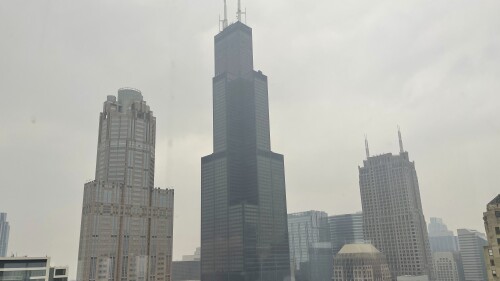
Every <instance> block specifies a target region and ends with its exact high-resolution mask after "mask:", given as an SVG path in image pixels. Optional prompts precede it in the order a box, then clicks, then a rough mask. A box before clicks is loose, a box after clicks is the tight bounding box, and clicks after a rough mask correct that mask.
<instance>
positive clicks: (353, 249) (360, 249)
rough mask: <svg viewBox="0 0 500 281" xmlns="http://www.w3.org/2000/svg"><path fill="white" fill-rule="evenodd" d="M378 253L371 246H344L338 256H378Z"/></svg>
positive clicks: (357, 244)
mask: <svg viewBox="0 0 500 281" xmlns="http://www.w3.org/2000/svg"><path fill="white" fill-rule="evenodd" d="M378 253H380V251H379V250H377V248H375V247H374V246H373V245H372V244H361V243H356V244H345V245H344V247H342V249H340V251H339V252H338V254H378Z"/></svg>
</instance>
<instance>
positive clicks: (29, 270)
mask: <svg viewBox="0 0 500 281" xmlns="http://www.w3.org/2000/svg"><path fill="white" fill-rule="evenodd" d="M14 280H22V281H24V280H26V281H27V280H39V281H67V280H68V267H67V266H56V267H51V266H50V258H48V257H44V258H32V257H20V258H18V257H11V258H0V281H14Z"/></svg>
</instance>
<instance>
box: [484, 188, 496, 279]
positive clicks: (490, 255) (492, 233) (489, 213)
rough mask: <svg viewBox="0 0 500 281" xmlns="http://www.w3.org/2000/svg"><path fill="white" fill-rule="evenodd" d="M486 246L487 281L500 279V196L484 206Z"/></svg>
mask: <svg viewBox="0 0 500 281" xmlns="http://www.w3.org/2000/svg"><path fill="white" fill-rule="evenodd" d="M483 219H484V228H485V230H486V237H487V238H488V246H487V247H485V248H484V259H485V260H486V274H487V276H488V281H498V280H499V279H500V276H499V275H500V272H499V271H498V270H499V269H500V194H499V195H497V196H496V197H495V198H493V200H491V201H490V203H488V205H486V212H484V213H483Z"/></svg>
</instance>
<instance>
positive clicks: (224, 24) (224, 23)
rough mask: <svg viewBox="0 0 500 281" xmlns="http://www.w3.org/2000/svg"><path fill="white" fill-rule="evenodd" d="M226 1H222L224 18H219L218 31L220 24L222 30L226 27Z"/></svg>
mask: <svg viewBox="0 0 500 281" xmlns="http://www.w3.org/2000/svg"><path fill="white" fill-rule="evenodd" d="M226 2H227V0H224V18H223V19H222V20H221V19H220V16H219V30H220V24H221V23H222V30H224V29H226V27H227V3H226Z"/></svg>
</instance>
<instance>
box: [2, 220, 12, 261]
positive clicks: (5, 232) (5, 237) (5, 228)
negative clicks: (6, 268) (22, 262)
mask: <svg viewBox="0 0 500 281" xmlns="http://www.w3.org/2000/svg"><path fill="white" fill-rule="evenodd" d="M9 232H10V226H9V222H8V221H7V214H6V213H0V257H5V256H7V249H8V248H9Z"/></svg>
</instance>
